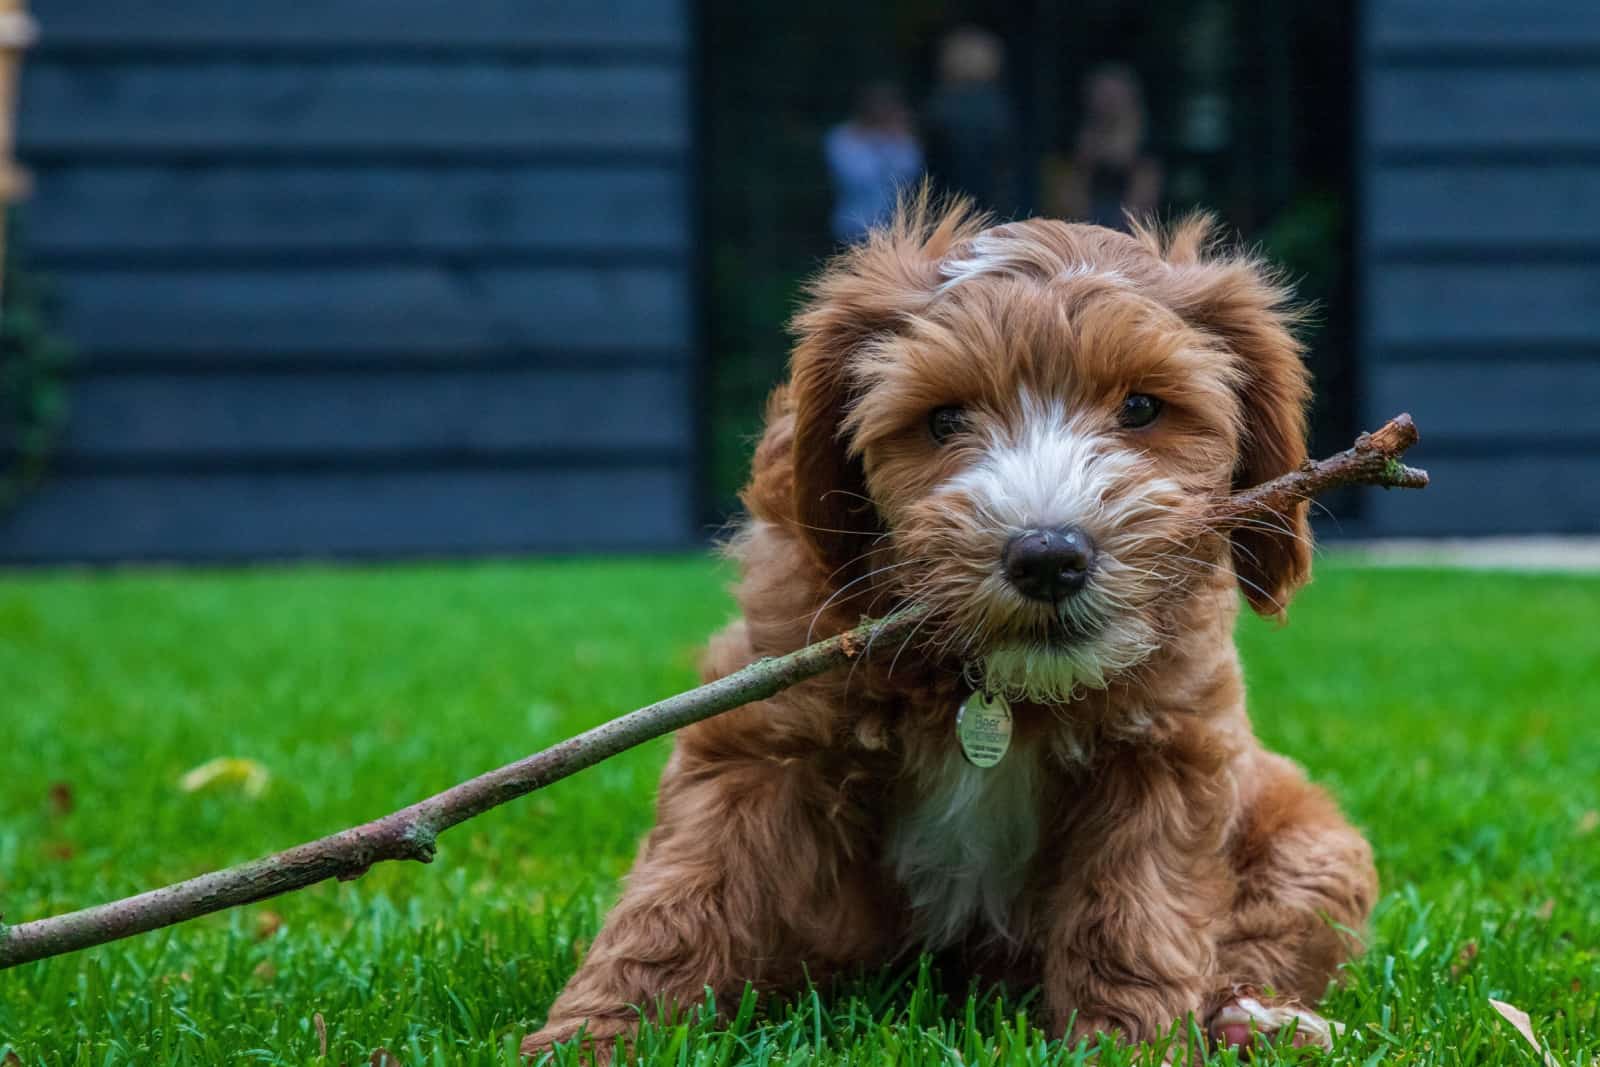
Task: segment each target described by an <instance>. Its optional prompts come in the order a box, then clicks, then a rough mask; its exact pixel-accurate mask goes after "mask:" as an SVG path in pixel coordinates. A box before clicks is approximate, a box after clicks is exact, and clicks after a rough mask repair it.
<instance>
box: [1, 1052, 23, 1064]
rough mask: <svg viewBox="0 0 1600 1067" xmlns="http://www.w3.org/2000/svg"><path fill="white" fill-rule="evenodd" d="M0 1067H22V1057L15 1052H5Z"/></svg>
mask: <svg viewBox="0 0 1600 1067" xmlns="http://www.w3.org/2000/svg"><path fill="white" fill-rule="evenodd" d="M0 1067H22V1057H21V1056H18V1055H17V1054H16V1053H15V1052H7V1053H6V1058H5V1059H3V1060H0Z"/></svg>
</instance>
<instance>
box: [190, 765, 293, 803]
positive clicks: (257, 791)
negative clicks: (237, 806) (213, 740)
mask: <svg viewBox="0 0 1600 1067" xmlns="http://www.w3.org/2000/svg"><path fill="white" fill-rule="evenodd" d="M271 781H272V772H271V771H269V770H267V768H266V767H265V766H264V765H263V764H261V763H258V762H256V761H255V760H253V759H243V758H241V757H239V756H219V757H217V758H216V759H214V760H210V761H209V762H206V763H202V764H201V765H200V766H198V767H196V768H195V769H194V770H192V771H190V772H189V773H188V774H185V775H184V776H183V778H182V779H180V780H179V782H178V785H179V786H180V787H181V788H182V789H183V791H184V792H185V793H194V792H198V791H199V790H201V789H205V788H206V787H207V786H211V785H231V786H237V787H238V788H239V789H240V790H241V791H243V793H244V795H245V796H247V797H259V796H260V795H261V794H262V793H265V792H266V791H267V785H268V784H269V783H270V782H271Z"/></svg>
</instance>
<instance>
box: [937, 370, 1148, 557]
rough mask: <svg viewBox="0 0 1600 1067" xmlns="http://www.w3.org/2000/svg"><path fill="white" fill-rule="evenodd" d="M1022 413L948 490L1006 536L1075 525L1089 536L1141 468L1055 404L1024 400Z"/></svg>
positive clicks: (1025, 396) (1024, 397)
mask: <svg viewBox="0 0 1600 1067" xmlns="http://www.w3.org/2000/svg"><path fill="white" fill-rule="evenodd" d="M1021 409H1022V419H1021V421H1020V423H1018V424H1017V425H1016V426H1012V427H1008V428H1006V429H1003V430H999V431H996V432H995V433H993V434H992V435H991V437H990V439H989V442H988V446H987V448H986V449H985V450H984V452H983V455H982V456H981V457H980V458H979V460H978V461H977V462H976V463H975V464H973V465H972V466H971V467H970V468H968V469H967V470H965V471H963V472H962V473H961V474H959V475H957V476H956V477H955V478H954V479H953V480H952V481H951V482H950V483H949V487H950V488H951V489H956V490H960V491H962V492H965V493H967V494H968V495H970V496H971V497H973V499H974V500H976V501H977V502H978V505H979V506H980V508H982V509H983V512H984V517H985V518H987V519H988V520H989V521H991V522H993V523H995V524H996V525H997V526H1000V527H1002V528H1004V529H1005V530H1007V531H1009V532H1012V533H1020V532H1021V531H1023V530H1036V529H1053V528H1055V527H1058V526H1067V525H1076V526H1084V527H1087V528H1090V532H1091V534H1092V533H1093V532H1094V530H1093V529H1092V527H1093V525H1094V524H1095V520H1096V519H1097V518H1099V517H1101V515H1102V514H1103V513H1104V512H1106V511H1107V509H1108V508H1109V507H1110V506H1111V504H1112V500H1111V494H1112V491H1113V490H1114V489H1115V488H1116V486H1117V485H1118V484H1119V483H1120V482H1122V481H1124V480H1126V479H1127V478H1128V477H1129V476H1130V475H1132V474H1133V473H1135V472H1136V471H1137V469H1138V468H1139V466H1141V465H1142V463H1143V460H1142V459H1141V457H1140V456H1139V455H1138V454H1137V453H1135V452H1133V451H1131V450H1128V449H1125V448H1123V449H1117V448H1113V447H1112V444H1113V442H1111V441H1109V440H1108V439H1106V438H1105V437H1104V436H1103V435H1100V434H1096V433H1092V432H1090V431H1089V430H1088V429H1087V428H1085V427H1084V426H1083V425H1082V420H1081V419H1073V418H1070V417H1069V416H1068V415H1067V413H1066V411H1065V408H1064V407H1063V405H1062V404H1061V402H1060V401H1049V402H1046V401H1041V400H1038V399H1036V398H1035V397H1034V396H1032V395H1031V394H1029V393H1026V392H1025V393H1023V394H1022V404H1021Z"/></svg>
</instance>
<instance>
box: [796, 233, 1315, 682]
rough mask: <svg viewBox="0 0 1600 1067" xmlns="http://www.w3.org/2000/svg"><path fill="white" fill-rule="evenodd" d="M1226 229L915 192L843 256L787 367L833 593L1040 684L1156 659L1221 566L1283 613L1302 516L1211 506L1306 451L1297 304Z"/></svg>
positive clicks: (819, 286) (1097, 676)
mask: <svg viewBox="0 0 1600 1067" xmlns="http://www.w3.org/2000/svg"><path fill="white" fill-rule="evenodd" d="M1210 229H1211V228H1210V224H1209V222H1208V221H1207V220H1205V219H1194V220H1191V221H1188V222H1185V223H1182V224H1180V225H1178V226H1177V227H1176V228H1174V229H1173V230H1171V231H1169V232H1165V233H1158V232H1155V231H1144V232H1141V233H1139V234H1136V235H1134V236H1129V235H1126V234H1121V233H1117V232H1114V231H1111V230H1107V229H1103V228H1099V227H1093V226H1084V225H1071V224H1067V223H1062V222H1055V221H1048V220H1033V221H1029V222H1021V223H1009V224H1006V225H1002V226H996V227H994V228H991V229H982V228H981V224H980V223H979V222H976V221H974V220H973V219H972V218H971V217H970V215H969V214H968V213H967V212H965V211H964V210H962V209H960V208H956V209H951V210H944V211H935V210H933V209H931V208H929V207H928V206H927V205H926V204H925V203H914V204H911V205H909V206H908V207H907V208H905V209H903V210H902V212H901V214H900V217H899V218H898V219H897V220H896V221H895V222H894V223H893V224H892V225H891V226H890V227H888V228H887V229H885V230H883V231H881V232H879V233H876V234H874V235H873V236H872V238H871V239H870V240H869V241H868V242H867V243H866V244H864V245H863V246H861V247H859V248H857V249H854V250H852V251H850V252H847V253H845V254H844V255H843V256H842V257H841V258H839V259H838V260H836V261H835V262H834V263H833V264H832V265H831V266H830V267H829V268H828V269H827V270H826V271H825V272H824V273H823V275H822V276H821V278H820V279H819V280H818V281H817V282H816V283H815V285H814V287H813V289H812V294H811V300H810V302H809V304H808V306H807V307H806V308H805V309H804V310H803V311H802V312H801V313H800V315H799V316H798V317H797V318H796V320H795V328H796V332H797V334H798V337H799V340H798V344H797V346H796V349H795V354H794V362H793V368H792V375H791V382H790V395H791V398H792V403H793V410H794V416H795V437H794V452H793V455H794V464H795V480H794V494H795V500H794V504H795V513H796V516H797V520H798V521H797V528H798V529H799V530H801V531H802V532H803V533H804V535H805V536H806V537H807V538H808V540H809V542H810V543H811V545H812V547H813V549H814V551H815V552H816V554H817V556H818V558H819V563H820V564H821V565H822V566H824V567H826V568H827V569H828V571H829V572H830V573H831V574H833V575H834V578H833V580H832V582H833V585H834V586H835V588H836V590H842V589H845V588H846V587H847V585H848V583H857V585H856V591H858V592H859V591H861V590H866V589H871V590H873V591H874V596H875V598H876V603H877V604H878V605H880V606H881V604H882V603H883V602H884V600H883V594H884V593H886V592H887V593H890V594H893V595H894V596H896V597H897V598H899V599H904V600H907V601H912V602H917V603H923V604H926V605H928V606H929V607H930V608H932V612H933V613H932V618H931V621H930V622H929V624H928V626H927V627H926V629H925V631H924V635H923V636H924V637H925V638H926V639H927V640H928V641H929V642H930V643H931V644H932V645H933V647H935V648H937V649H938V650H940V651H941V652H948V653H949V654H953V655H957V656H959V657H960V658H962V659H963V660H964V661H966V662H968V663H969V664H973V665H975V666H978V667H980V668H981V670H982V672H983V674H984V680H985V683H986V684H987V685H988V686H989V687H990V688H991V689H993V690H998V691H1001V692H1005V693H1008V694H1009V695H1011V696H1013V697H1027V698H1030V699H1038V700H1061V699H1065V698H1066V696H1067V695H1068V694H1069V693H1070V692H1071V691H1072V689H1073V687H1074V686H1075V685H1077V684H1079V683H1082V684H1087V685H1103V684H1104V683H1105V681H1106V679H1107V678H1108V677H1110V676H1112V675H1114V674H1116V673H1117V672H1120V671H1124V670H1127V669H1128V668H1131V667H1133V666H1134V665H1136V664H1138V663H1139V662H1141V661H1142V660H1143V659H1144V658H1145V657H1147V656H1148V655H1149V654H1150V653H1151V652H1152V651H1154V650H1155V649H1157V648H1159V647H1160V645H1161V643H1162V642H1163V640H1165V639H1166V638H1167V636H1168V634H1167V633H1166V632H1165V630H1164V620H1167V619H1170V618H1172V617H1173V615H1174V608H1175V607H1177V606H1178V602H1179V601H1181V600H1182V599H1183V598H1186V597H1190V596H1195V595H1199V591H1200V590H1204V589H1208V588H1214V585H1215V583H1214V582H1207V581H1206V579H1207V578H1208V577H1214V576H1215V575H1217V574H1218V573H1227V572H1228V571H1229V570H1231V571H1232V572H1233V573H1234V574H1235V575H1236V576H1237V580H1238V582H1239V584H1240V586H1241V588H1242V589H1243V591H1244V594H1245V596H1246V598H1247V599H1248V600H1249V601H1250V603H1251V604H1252V605H1253V606H1254V607H1255V609H1256V610H1257V611H1259V612H1262V613H1263V614H1277V613H1279V612H1281V611H1282V610H1283V607H1284V605H1285V603H1286V602H1287V600H1288V598H1289V597H1290V595H1291V594H1292V593H1293V591H1294V590H1295V589H1296V588H1297V587H1298V586H1299V585H1300V584H1301V583H1302V582H1303V581H1304V580H1305V578H1306V576H1307V573H1308V570H1309V565H1310V557H1309V538H1308V536H1307V530H1306V528H1305V509H1304V507H1303V506H1302V507H1300V508H1297V509H1296V510H1295V511H1294V513H1292V514H1288V515H1284V516H1281V517H1280V518H1279V519H1278V520H1276V521H1271V522H1262V523H1259V524H1256V525H1252V526H1248V527H1245V528H1244V529H1242V530H1239V531H1235V532H1234V533H1233V534H1232V535H1231V538H1229V537H1225V536H1224V535H1223V534H1220V533H1218V532H1217V531H1216V530H1214V529H1212V528H1211V527H1210V526H1209V525H1208V524H1207V521H1206V517H1207V514H1208V511H1209V509H1210V508H1211V507H1212V506H1213V505H1214V504H1215V503H1216V502H1217V501H1218V500H1219V499H1220V498H1221V497H1223V496H1224V495H1226V494H1227V493H1228V492H1229V491H1231V490H1232V489H1235V488H1241V487H1245V486H1249V485H1254V484H1256V483H1258V482H1261V481H1264V480H1266V479H1268V478H1271V477H1274V476H1276V475H1279V474H1282V473H1284V472H1286V471H1288V470H1290V469H1292V468H1294V467H1295V466H1297V465H1299V464H1300V463H1301V462H1302V461H1303V460H1304V459H1305V445H1304V435H1305V420H1304V414H1303V411H1304V405H1305V401H1306V398H1307V381H1306V375H1305V371H1304V369H1303V366H1302V364H1301V360H1300V348H1299V345H1298V344H1297V342H1296V341H1295V339H1294V337H1293V335H1292V334H1291V332H1290V327H1291V325H1292V321H1293V310H1292V309H1291V308H1290V306H1289V304H1288V294H1287V293H1286V291H1285V290H1283V289H1282V288H1280V287H1279V286H1278V285H1277V284H1276V283H1275V282H1274V280H1273V279H1272V277H1271V276H1270V274H1269V273H1267V272H1266V271H1265V269H1264V268H1263V267H1262V266H1261V265H1260V264H1259V263H1258V262H1257V261H1255V260H1253V259H1251V258H1248V257H1245V256H1240V255H1232V254H1226V253H1215V252H1213V251H1212V249H1211V244H1210ZM852 595H853V594H852Z"/></svg>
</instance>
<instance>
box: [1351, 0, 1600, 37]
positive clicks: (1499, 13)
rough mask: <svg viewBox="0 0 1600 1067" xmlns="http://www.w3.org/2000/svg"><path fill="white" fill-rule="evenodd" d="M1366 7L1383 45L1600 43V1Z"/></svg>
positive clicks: (1490, 0) (1380, 2) (1405, 1)
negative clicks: (1594, 2)
mask: <svg viewBox="0 0 1600 1067" xmlns="http://www.w3.org/2000/svg"><path fill="white" fill-rule="evenodd" d="M1367 10H1368V12H1369V16H1368V17H1369V19H1370V23H1369V24H1370V27H1371V30H1370V33H1371V39H1372V41H1373V43H1374V44H1377V45H1379V46H1380V47H1404V48H1417V47H1461V46H1472V47H1479V48H1496V47H1498V48H1505V47H1508V46H1512V47H1521V48H1527V47H1534V46H1544V47H1548V48H1570V47H1572V46H1574V45H1586V46H1591V47H1592V46H1597V45H1600V4H1593V3H1590V2H1589V0H1372V2H1371V3H1369V4H1367Z"/></svg>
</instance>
